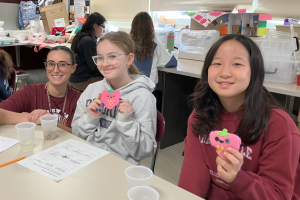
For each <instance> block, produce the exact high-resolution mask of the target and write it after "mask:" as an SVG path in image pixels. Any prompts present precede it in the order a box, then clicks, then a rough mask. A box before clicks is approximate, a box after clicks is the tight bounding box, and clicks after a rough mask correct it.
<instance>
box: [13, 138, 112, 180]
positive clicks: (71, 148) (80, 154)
mask: <svg viewBox="0 0 300 200" xmlns="http://www.w3.org/2000/svg"><path fill="white" fill-rule="evenodd" d="M108 153H109V152H108V151H105V150H102V149H100V148H97V147H94V146H91V145H89V144H85V143H83V142H79V141H76V140H74V139H69V140H66V141H64V142H62V143H59V144H57V145H55V146H53V147H51V148H49V149H46V150H44V151H42V152H39V153H37V154H34V155H32V156H30V157H28V158H26V159H23V160H21V161H19V162H18V163H19V164H20V165H23V166H24V167H27V168H29V169H31V170H33V171H36V172H38V173H40V174H42V175H44V176H47V177H48V178H51V179H53V180H55V181H60V180H62V179H64V178H66V177H67V176H69V175H71V174H73V173H74V172H76V171H78V170H80V169H81V168H83V167H85V166H87V165H89V164H91V163H92V162H94V161H96V160H98V159H99V158H101V157H102V156H105V155H106V154H108Z"/></svg>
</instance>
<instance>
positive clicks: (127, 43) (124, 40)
mask: <svg viewBox="0 0 300 200" xmlns="http://www.w3.org/2000/svg"><path fill="white" fill-rule="evenodd" d="M104 40H108V41H109V42H111V43H113V44H114V45H116V46H117V47H119V48H120V49H122V51H124V53H125V54H127V55H128V54H130V53H132V54H134V42H133V40H132V39H131V38H130V36H129V35H128V34H127V33H125V32H123V31H118V32H110V33H107V34H105V35H104V36H102V37H101V38H100V40H99V42H98V44H97V46H98V45H99V43H101V42H103V41H104ZM128 73H129V74H141V73H140V72H139V70H138V68H137V67H136V66H135V65H134V64H133V63H132V64H130V66H129V68H128Z"/></svg>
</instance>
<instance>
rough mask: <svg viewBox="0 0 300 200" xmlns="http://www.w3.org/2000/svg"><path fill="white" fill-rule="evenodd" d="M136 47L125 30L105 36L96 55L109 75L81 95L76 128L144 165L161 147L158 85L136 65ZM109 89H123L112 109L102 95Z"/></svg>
mask: <svg viewBox="0 0 300 200" xmlns="http://www.w3.org/2000/svg"><path fill="white" fill-rule="evenodd" d="M133 52H134V43H133V41H132V40H131V38H130V36H129V35H128V34H127V33H125V32H111V33H107V34H105V35H104V36H103V37H101V38H100V40H99V42H98V45H97V56H94V57H93V59H94V61H95V64H97V67H98V69H99V71H100V72H101V73H102V74H103V76H104V79H103V80H102V81H99V82H96V83H93V84H90V85H89V86H88V87H87V89H86V90H85V91H84V92H83V93H82V95H81V96H80V98H79V100H78V102H77V108H76V112H75V115H74V118H73V122H72V130H73V134H74V135H77V136H78V137H80V138H82V139H84V140H86V141H88V142H90V143H91V144H93V145H95V146H97V147H100V148H102V149H104V150H107V151H109V152H111V153H113V154H115V155H117V156H119V157H120V158H122V159H124V160H127V161H128V162H131V163H133V164H139V163H140V160H142V159H144V158H147V157H150V156H152V155H153V154H154V152H155V149H156V140H155V135H156V120H157V111H156V108H155V98H154V96H153V95H152V94H151V92H152V91H153V89H154V87H155V85H154V83H152V81H151V80H150V79H149V78H148V77H146V76H144V75H140V73H139V71H138V70H137V68H136V67H135V66H134V65H133V64H132V63H133V61H134V54H133ZM105 90H109V91H110V93H111V95H114V93H115V92H116V90H118V91H119V92H120V93H121V99H120V102H119V104H118V105H116V106H115V107H113V108H112V109H108V108H106V107H105V106H104V105H105V104H104V103H103V102H102V100H101V93H102V94H103V92H104V91H105ZM99 94H100V95H99ZM114 96H115V95H114Z"/></svg>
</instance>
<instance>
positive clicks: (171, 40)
mask: <svg viewBox="0 0 300 200" xmlns="http://www.w3.org/2000/svg"><path fill="white" fill-rule="evenodd" d="M167 49H168V51H169V53H171V51H174V32H173V31H169V33H168V36H167Z"/></svg>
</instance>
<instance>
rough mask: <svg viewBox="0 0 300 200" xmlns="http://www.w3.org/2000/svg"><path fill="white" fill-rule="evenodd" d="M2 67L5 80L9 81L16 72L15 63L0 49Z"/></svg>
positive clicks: (0, 64)
mask: <svg viewBox="0 0 300 200" xmlns="http://www.w3.org/2000/svg"><path fill="white" fill-rule="evenodd" d="M0 66H1V67H2V71H3V78H4V79H5V80H9V79H10V77H11V75H12V73H13V72H14V71H15V70H14V63H13V61H12V58H11V56H10V55H9V54H8V53H7V52H6V51H4V50H3V49H0Z"/></svg>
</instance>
